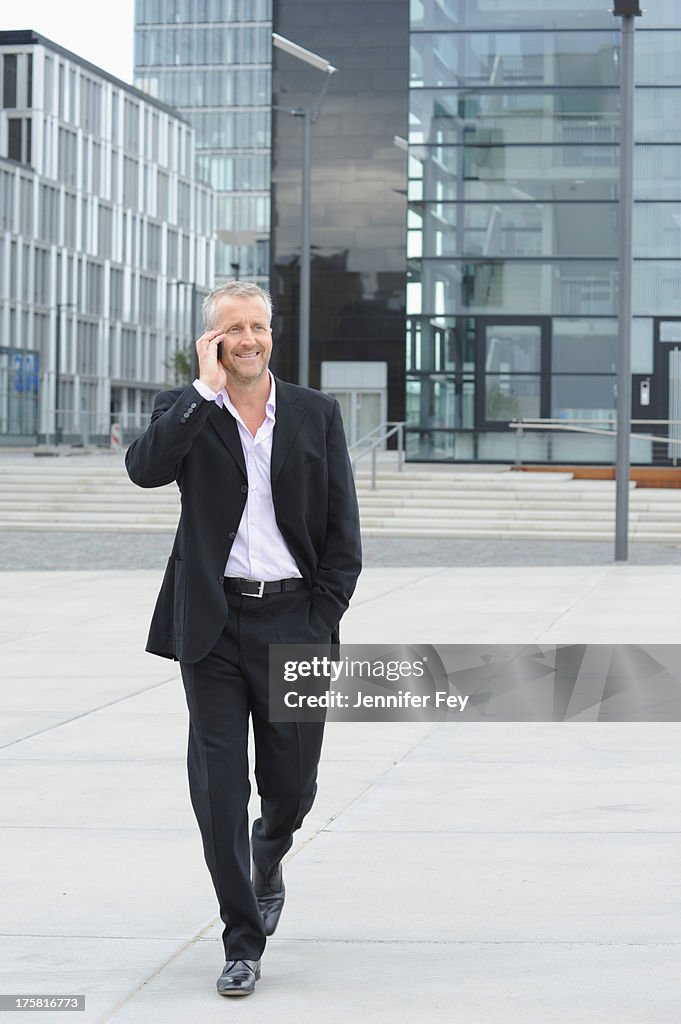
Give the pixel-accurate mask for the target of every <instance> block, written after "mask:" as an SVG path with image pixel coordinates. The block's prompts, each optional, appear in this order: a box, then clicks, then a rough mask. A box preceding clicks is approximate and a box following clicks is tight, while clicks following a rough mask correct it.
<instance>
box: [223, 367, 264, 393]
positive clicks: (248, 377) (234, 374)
mask: <svg viewBox="0 0 681 1024" xmlns="http://www.w3.org/2000/svg"><path fill="white" fill-rule="evenodd" d="M223 365H224V364H223ZM225 373H226V374H227V383H229V381H230V380H232V381H234V383H235V384H238V385H239V386H240V387H244V388H249V387H255V385H256V384H258V383H259V382H260V381H261V380H262V378H263V376H264V374H266V373H267V363H264V364H263V367H262V369H261V371H260V373H258V374H255V375H253V374H250V373H249V374H245V373H241V372H240V371H239V370H238V369H232V367H230V368H229V369H228V368H227V367H226V366H225Z"/></svg>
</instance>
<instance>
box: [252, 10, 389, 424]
mask: <svg viewBox="0 0 681 1024" xmlns="http://www.w3.org/2000/svg"><path fill="white" fill-rule="evenodd" d="M274 29H275V31H276V32H278V33H280V34H281V35H283V36H284V37H286V38H288V39H291V40H293V41H294V42H296V43H298V44H299V45H301V46H303V47H305V48H307V49H309V50H312V51H313V52H314V53H317V54H320V55H322V56H323V57H324V58H325V59H326V60H328V61H330V62H331V64H333V65H334V66H335V67H336V68H337V69H338V70H337V71H336V73H335V74H334V75H333V77H332V79H331V82H330V84H329V89H328V92H327V94H326V98H325V100H324V106H323V108H322V112H321V116H320V117H319V120H318V121H317V123H316V124H315V125H313V127H312V143H311V153H312V158H311V309H310V383H311V384H312V386H313V387H321V388H322V389H323V390H324V391H327V392H330V393H332V394H334V395H335V396H336V397H337V398H338V400H339V402H340V404H341V407H342V411H343V420H344V424H345V428H346V433H347V435H348V437H349V439H350V441H351V442H352V441H355V440H357V439H358V438H359V437H362V436H363V435H365V434H367V433H368V432H369V431H370V430H372V429H373V428H375V427H376V426H377V425H379V424H380V423H382V422H385V421H386V420H387V419H390V420H402V419H403V418H404V333H405V272H406V248H405V246H406V237H405V236H406V228H405V225H406V212H407V211H406V195H405V192H406V164H407V159H406V157H407V154H406V152H405V148H406V134H407V117H408V103H407V101H408V79H409V7H408V3H407V0H400V2H399V3H396V2H395V0H365V2H364V3H329V4H325V3H320V2H319V0H277V3H275V6H274ZM273 60H274V64H273V97H274V104H275V106H277V107H286V108H295V107H302V106H307V107H311V108H314V106H315V104H316V102H317V100H318V97H319V95H320V92H321V89H322V87H323V85H324V80H325V77H326V76H325V74H324V72H322V71H318V70H316V69H315V68H312V67H309V66H306V65H305V64H302V63H301V62H300V61H298V60H295V59H294V58H293V57H291V56H290V55H289V54H286V53H282V52H281V51H280V50H275V51H274V54H273ZM301 121H302V118H300V117H292V116H290V115H289V114H288V113H286V112H285V111H284V110H281V109H280V110H277V111H276V112H275V114H274V116H273V126H272V260H271V265H272V269H271V286H272V294H273V298H274V307H275V337H276V339H277V341H276V344H275V348H274V353H273V363H274V365H275V366H276V369H277V372H279V373H280V374H281V375H282V376H283V377H285V378H286V379H288V380H296V379H297V373H298V331H299V319H298V308H299V290H298V287H299V280H300V251H301V168H302V124H301ZM396 136H397V137H398V141H399V140H401V145H396V144H395V137H396Z"/></svg>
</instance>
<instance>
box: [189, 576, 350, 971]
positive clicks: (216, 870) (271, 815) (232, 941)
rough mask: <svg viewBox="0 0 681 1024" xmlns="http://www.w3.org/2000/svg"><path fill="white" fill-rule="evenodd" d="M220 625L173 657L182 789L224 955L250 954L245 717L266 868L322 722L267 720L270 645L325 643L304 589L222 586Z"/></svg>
mask: <svg viewBox="0 0 681 1024" xmlns="http://www.w3.org/2000/svg"><path fill="white" fill-rule="evenodd" d="M227 601H228V604H229V616H228V619H227V625H226V627H225V629H224V631H223V633H222V635H221V636H220V639H219V640H218V642H217V644H216V645H215V647H214V648H213V650H212V651H211V652H210V654H208V655H207V656H206V657H205V658H203V659H202V660H201V661H199V662H196V663H195V664H187V663H184V662H182V663H181V664H180V668H181V671H182V681H183V683H184V688H185V694H186V697H187V706H188V708H189V744H188V750H187V768H188V773H189V791H190V796H191V802H192V806H193V808H194V813H195V814H196V818H197V821H198V824H199V829H200V831H201V838H202V840H203V850H204V855H205V858H206V864H207V865H208V870H209V871H210V874H211V877H212V879H213V885H214V886H215V892H216V895H217V898H218V903H219V905H220V917H221V918H222V920H223V921H224V923H225V928H224V931H223V933H222V937H223V942H224V946H225V958H226V959H227V960H230V959H233V960H258V959H259V958H260V956H261V954H262V952H263V950H264V948H265V930H264V927H263V921H262V917H261V915H260V911H259V909H258V904H257V901H256V898H255V893H254V890H253V885H252V882H251V848H250V845H249V822H248V800H249V797H250V793H251V786H250V782H249V773H248V719H249V715H250V716H251V717H252V719H253V733H254V738H255V756H256V763H255V779H256V783H257V787H258V793H259V795H260V808H261V813H260V817H259V818H258V819H257V820H256V821H254V823H253V829H252V833H251V842H252V857H253V859H254V861H255V863H256V865H257V866H258V868H259V870H260V871H261V872H262V873H263V875H265V877H267V876H268V875H269V874H270V873H271V872H272V871H273V870H274V869H275V868H276V866H277V865H278V864H279V862H280V861H281V859H282V857H283V856H284V854H285V853H287V851H288V850H290V848H291V845H292V843H293V833H294V832H295V830H296V829H298V828H300V826H301V825H302V822H303V819H304V817H305V815H306V814H307V812H308V811H309V810H310V808H311V807H312V804H313V802H314V798H315V794H316V792H317V766H318V763H319V756H320V753H321V746H322V737H323V731H324V723H323V722H300V723H297V722H282V723H278V722H274V723H271V722H269V721H268V690H269V682H268V671H269V645H270V644H276V643H315V644H330V639H331V637H330V631H329V628H328V626H327V625H326V623H324V622H323V621H322V619H321V617H320V616H319V615H318V613H317V612H316V611H314V609H313V608H312V605H311V603H310V595H309V591H307V590H305V589H302V590H294V591H290V592H288V593H283V594H266V595H264V596H263V597H262V598H254V597H247V596H242V595H239V594H228V595H227Z"/></svg>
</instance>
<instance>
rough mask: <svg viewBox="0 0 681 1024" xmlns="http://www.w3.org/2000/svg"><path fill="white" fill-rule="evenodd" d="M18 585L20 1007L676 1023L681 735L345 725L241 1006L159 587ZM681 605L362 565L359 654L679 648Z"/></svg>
mask: <svg viewBox="0 0 681 1024" xmlns="http://www.w3.org/2000/svg"><path fill="white" fill-rule="evenodd" d="M1 579H2V589H1V593H2V597H1V599H0V609H1V611H2V618H1V619H0V660H1V664H2V679H3V687H2V704H3V711H4V714H3V716H2V725H1V729H2V731H1V733H0V741H1V743H2V748H1V749H0V768H1V770H2V777H3V787H2V793H3V795H2V815H1V817H0V822H1V828H0V839H1V846H0V851H1V852H0V859H1V861H2V869H1V870H2V875H1V877H2V879H3V911H2V920H1V922H0V933H1V934H0V946H1V948H2V958H1V966H0V975H1V977H0V992H3V993H16V994H21V993H24V994H27V993H31V992H35V993H36V994H38V993H43V994H54V993H64V994H66V993H85V995H86V1010H85V1012H84V1013H83V1014H81V1015H79V1017H78V1020H79V1021H81V1024H95V1022H96V1024H104V1022H105V1021H114V1022H115V1024H142V1022H144V1024H147V1022H152V1021H153V1022H156V1021H163V1022H164V1024H175V1022H177V1024H179V1022H183V1024H184V1022H186V1021H188V1020H190V1021H201V1024H213V1022H218V1021H219V1022H222V1021H224V1020H225V1019H226V1017H227V1016H230V1017H232V1016H233V1015H234V1014H235V1013H237V1014H238V1015H239V1018H240V1020H244V1021H258V1022H261V1021H263V1020H270V1019H276V1020H277V1021H278V1022H279V1024H289V1022H293V1021H296V1022H297V1021H299V1020H301V1019H317V1018H322V1017H323V1019H324V1020H326V1021H328V1022H331V1024H335V1022H338V1024H344V1022H349V1021H368V1020H371V1021H372V1022H384V1021H385V1022H386V1024H387V1022H388V1021H389V1022H390V1024H402V1022H404V1024H406V1022H407V1021H408V1022H410V1024H412V1022H413V1021H414V1020H418V1021H421V1020H423V1021H428V1022H440V1021H442V1022H444V1021H447V1022H450V1021H452V1020H455V1021H461V1022H465V1024H497V1022H499V1024H516V1022H517V1024H520V1022H522V1024H535V1022H540V1021H541V1024H576V1022H578V1021H579V1024H596V1022H598V1024H602V1022H604V1021H617V1022H618V1024H672V1021H674V1022H675V1021H676V1020H677V1019H678V1007H679V1005H680V1003H681V972H680V971H679V958H680V954H681V873H680V871H679V863H680V861H681V857H680V854H681V783H680V782H679V780H680V779H681V773H680V772H679V768H680V767H681V743H680V742H679V741H680V739H681V725H679V724H673V725H671V724H651V723H647V724H606V723H597V724H594V723H569V724H562V723H521V724H518V723H493V724H492V723H484V724H480V723H463V722H462V723H446V724H435V723H427V722H426V723H400V724H397V723H377V724H369V723H363V724H350V723H330V724H329V726H328V727H327V735H326V739H325V747H324V757H323V761H322V765H321V770H320V786H319V796H318V799H317V802H316V804H315V806H314V808H313V810H312V812H311V813H310V815H309V816H308V818H307V819H306V821H305V827H304V829H303V830H301V832H300V833H298V834H297V837H296V844H295V846H294V849H293V851H292V853H291V854H290V855H289V858H288V861H287V865H286V882H287V889H288V901H287V905H286V908H285V911H284V915H283V916H282V920H281V924H280V926H279V929H278V931H277V934H276V936H274V938H272V939H271V940H270V942H269V944H268V948H267V951H266V954H265V960H264V963H263V977H262V980H261V981H260V982H259V983H258V986H257V988H256V994H255V995H254V996H253V997H252V998H250V999H247V1000H242V1001H239V1002H238V1003H237V1005H236V1006H235V1005H234V1002H233V1001H229V1000H225V999H221V998H220V997H219V996H218V995H217V994H216V992H215V979H216V978H217V976H218V974H219V973H220V969H221V966H222V945H221V941H220V932H221V924H220V922H218V920H217V918H216V907H215V898H214V894H213V891H212V886H211V883H210V879H209V876H208V872H207V870H206V868H205V866H204V863H203V857H202V851H201V842H200V838H199V834H198V829H197V827H196V824H195V821H194V817H193V813H192V811H191V807H190V804H189V797H188V791H187V784H186V778H185V765H184V757H185V749H186V729H187V712H186V706H185V703H184V695H183V691H182V685H181V682H180V680H179V673H178V670H177V666H176V665H175V664H173V663H171V662H168V661H164V660H162V659H158V658H153V657H151V656H149V655H146V654H145V653H144V652H143V646H144V638H145V634H146V628H147V622H148V619H149V615H150V612H151V608H152V605H153V601H154V598H155V594H156V590H157V588H158V585H159V582H160V576H159V572H158V571H134V570H132V571H105V570H102V569H97V570H95V571H92V572H63V571H53V572H18V571H17V572H12V571H9V572H4V573H3V574H2V577H1ZM680 591H681V567H678V566H613V565H601V566H598V565H595V566H594V565H592V566H577V567H524V568H503V567H501V568H499V567H497V568H466V567H462V568H447V567H445V568H440V567H437V568H427V567H425V568H424V567H423V566H412V567H407V568H369V569H367V570H366V571H365V572H364V573H363V575H362V577H361V580H360V585H359V588H358V592H357V596H356V599H355V601H354V603H353V607H352V609H351V611H350V612H349V614H348V616H347V617H346V619H345V620H344V628H343V639H344V640H345V641H347V642H356V643H359V642H368V641H372V642H379V641H380V642H426V643H456V642H466V643H474V642H511V643H523V642H534V641H539V642H542V641H543V642H546V643H553V642H561V643H564V642H580V643H583V642H592V643H595V642H608V643H618V642H622V643H638V642H640V643H653V642H655V643H676V642H678V640H679V636H678V621H679V615H678V603H679V602H678V598H679V593H680ZM256 806H257V804H256V801H255V798H254V802H253V810H255V808H256ZM12 1016H13V1015H12ZM10 1019H11V1018H10ZM40 1019H41V1020H44V1021H46V1022H47V1024H49V1022H50V1021H52V1020H55V1021H60V1020H63V1018H62V1016H61V1015H57V1014H55V1013H50V1012H47V1013H45V1014H44V1015H43V1016H41V1018H40Z"/></svg>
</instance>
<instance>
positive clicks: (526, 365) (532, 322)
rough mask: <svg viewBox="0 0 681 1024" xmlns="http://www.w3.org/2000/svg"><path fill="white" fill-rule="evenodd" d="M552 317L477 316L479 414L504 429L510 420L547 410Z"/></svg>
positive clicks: (487, 425) (484, 422)
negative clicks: (491, 317)
mask: <svg viewBox="0 0 681 1024" xmlns="http://www.w3.org/2000/svg"><path fill="white" fill-rule="evenodd" d="M549 363H550V348H549V320H548V318H547V317H537V318H529V317H528V318H524V319H518V320H515V319H514V318H512V317H509V318H506V319H503V320H502V319H497V318H495V319H489V318H481V319H479V320H478V363H477V372H476V420H477V426H478V428H482V429H485V430H505V429H506V428H507V427H508V424H509V422H510V421H511V420H516V419H540V418H545V417H547V416H548V415H549V379H550V377H549V374H550V365H549Z"/></svg>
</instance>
